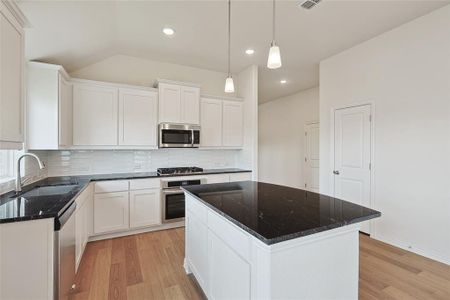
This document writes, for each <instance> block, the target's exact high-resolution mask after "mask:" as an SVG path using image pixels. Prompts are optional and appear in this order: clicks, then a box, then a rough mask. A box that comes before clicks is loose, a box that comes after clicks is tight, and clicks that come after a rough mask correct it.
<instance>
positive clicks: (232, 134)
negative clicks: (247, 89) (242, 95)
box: [222, 101, 244, 147]
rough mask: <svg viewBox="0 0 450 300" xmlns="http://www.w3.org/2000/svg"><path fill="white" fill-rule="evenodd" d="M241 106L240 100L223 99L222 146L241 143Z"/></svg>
mask: <svg viewBox="0 0 450 300" xmlns="http://www.w3.org/2000/svg"><path fill="white" fill-rule="evenodd" d="M243 121H244V120H243V108H242V103H241V102H235V101H223V136H222V139H223V146H226V147H241V146H242V144H243V130H244V129H243Z"/></svg>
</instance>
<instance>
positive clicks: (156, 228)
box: [88, 221, 184, 242]
mask: <svg viewBox="0 0 450 300" xmlns="http://www.w3.org/2000/svg"><path fill="white" fill-rule="evenodd" d="M178 227H184V221H180V222H174V223H167V224H161V225H157V226H150V227H143V228H137V229H133V230H127V231H120V232H111V233H106V234H99V235H94V236H91V237H89V239H88V242H93V241H100V240H106V239H112V238H118V237H122V236H128V235H134V234H139V233H145V232H151V231H159V230H165V229H172V228H178Z"/></svg>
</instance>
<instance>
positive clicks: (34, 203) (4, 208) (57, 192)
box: [0, 168, 251, 230]
mask: <svg viewBox="0 0 450 300" xmlns="http://www.w3.org/2000/svg"><path fill="white" fill-rule="evenodd" d="M244 172H251V171H250V170H243V169H236V168H227V169H210V170H208V169H206V170H204V171H203V172H201V173H196V174H176V175H168V176H159V175H158V174H157V173H156V172H143V173H114V174H97V175H81V176H61V177H48V178H45V179H42V180H39V181H37V182H35V183H32V184H29V185H27V186H24V187H23V191H22V192H21V193H20V194H19V195H16V194H15V192H9V193H6V194H3V195H0V224H1V223H11V222H19V221H28V220H35V219H45V218H55V230H58V229H59V220H58V218H59V217H60V216H61V215H62V214H63V213H64V212H65V211H66V210H67V209H68V208H69V207H70V206H71V204H72V203H73V202H74V201H75V199H76V197H77V196H78V195H79V194H80V193H81V192H82V191H83V190H84V189H85V188H86V187H87V186H88V184H89V183H90V182H91V181H104V180H127V179H130V180H131V179H142V178H166V177H179V176H198V175H212V174H225V173H244ZM48 186H50V187H51V193H50V194H49V193H48V191H47V193H46V194H45V195H39V194H38V193H33V192H34V191H36V190H33V189H34V188H36V187H44V188H47V187H48ZM30 191H31V193H29V194H27V195H24V194H26V193H27V192H30Z"/></svg>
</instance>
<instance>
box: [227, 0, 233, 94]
mask: <svg viewBox="0 0 450 300" xmlns="http://www.w3.org/2000/svg"><path fill="white" fill-rule="evenodd" d="M230 49H231V0H228V77H227V79H226V80H225V93H234V82H233V77H231V71H230Z"/></svg>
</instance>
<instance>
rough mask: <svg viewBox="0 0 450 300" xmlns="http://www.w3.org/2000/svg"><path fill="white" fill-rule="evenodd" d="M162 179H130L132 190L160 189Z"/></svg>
mask: <svg viewBox="0 0 450 300" xmlns="http://www.w3.org/2000/svg"><path fill="white" fill-rule="evenodd" d="M160 186H161V181H160V180H159V179H149V178H148V179H134V180H130V190H131V191H135V190H145V189H159V188H160Z"/></svg>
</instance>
